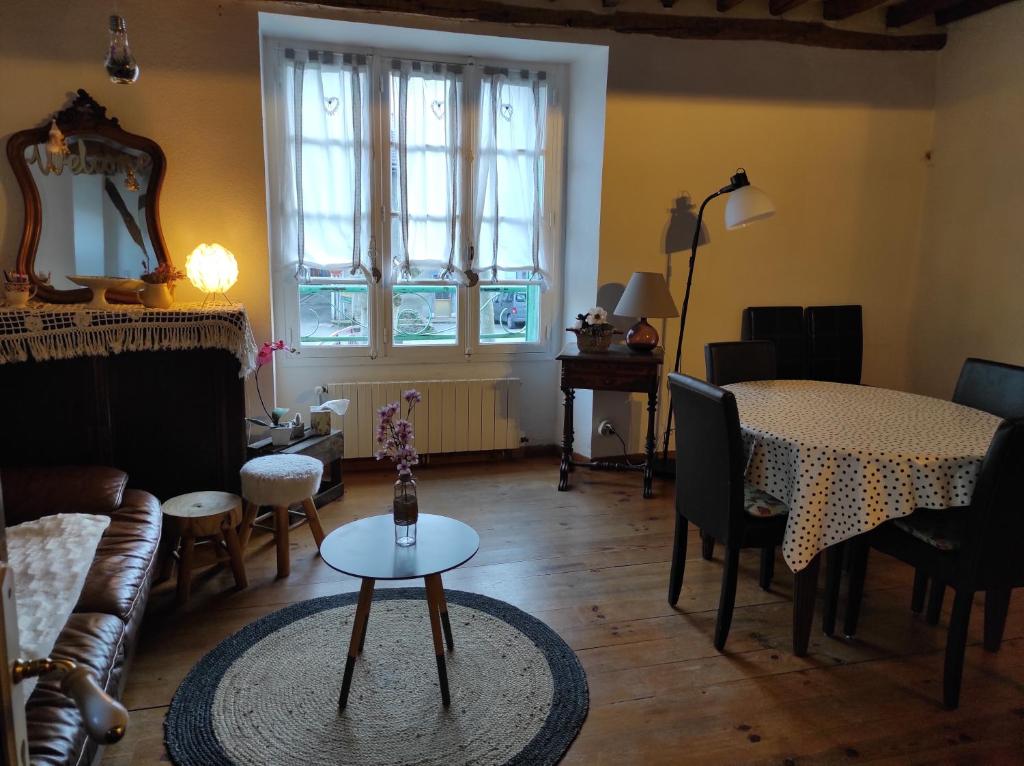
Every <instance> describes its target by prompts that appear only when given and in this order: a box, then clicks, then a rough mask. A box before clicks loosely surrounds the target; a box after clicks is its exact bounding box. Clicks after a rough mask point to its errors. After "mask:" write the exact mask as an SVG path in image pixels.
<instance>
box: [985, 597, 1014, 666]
mask: <svg viewBox="0 0 1024 766" xmlns="http://www.w3.org/2000/svg"><path fill="white" fill-rule="evenodd" d="M1009 610H1010V589H1009V588H1000V589H998V590H990V591H986V592H985V641H984V643H985V651H986V652H998V651H999V646H1000V644H1002V643H1003V628H1005V627H1006V613H1007V612H1008V611H1009Z"/></svg>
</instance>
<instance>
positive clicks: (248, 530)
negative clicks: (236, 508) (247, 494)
mask: <svg viewBox="0 0 1024 766" xmlns="http://www.w3.org/2000/svg"><path fill="white" fill-rule="evenodd" d="M244 505H245V507H244V508H243V509H242V527H241V529H239V530H238V542H239V544H240V545H241V546H242V553H245V549H246V548H247V547H248V545H249V538H250V537H251V536H252V526H253V524H254V523H255V522H256V514H257V513H259V510H260V507H259V506H258V505H256V504H255V503H250V502H249V501H248V500H246V501H244Z"/></svg>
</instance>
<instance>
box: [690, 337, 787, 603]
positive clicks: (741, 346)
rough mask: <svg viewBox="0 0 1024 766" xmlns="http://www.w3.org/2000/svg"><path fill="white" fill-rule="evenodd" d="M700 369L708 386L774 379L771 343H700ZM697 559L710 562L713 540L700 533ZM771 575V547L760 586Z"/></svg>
mask: <svg viewBox="0 0 1024 766" xmlns="http://www.w3.org/2000/svg"><path fill="white" fill-rule="evenodd" d="M704 368H705V373H706V377H707V381H708V383H711V384H712V385H715V386H727V385H729V384H730V383H741V382H743V381H746V380H775V378H776V371H777V366H776V357H775V342H774V341H770V340H731V341H719V342H716V343H706V344H704ZM700 543H701V556H703V558H704V560H705V561H711V559H712V557H713V556H714V554H715V538H714V537H712V536H711V535H710V534H709V533H706V532H703V531H702V532H701V538H700ZM774 574H775V548H768V549H767V550H764V551H762V552H761V587H762V588H764V589H765V590H768V589H769V588H771V586H772V578H773V577H774Z"/></svg>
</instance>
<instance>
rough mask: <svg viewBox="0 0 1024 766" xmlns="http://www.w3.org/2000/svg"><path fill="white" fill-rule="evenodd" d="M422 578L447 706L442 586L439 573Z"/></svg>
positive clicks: (443, 700) (435, 654) (443, 698)
mask: <svg viewBox="0 0 1024 766" xmlns="http://www.w3.org/2000/svg"><path fill="white" fill-rule="evenodd" d="M423 580H424V582H425V583H426V586H427V611H429V612H430V632H431V634H432V636H433V638H434V657H436V658H437V678H438V681H439V682H440V684H441V702H442V703H443V704H444V706H445V707H448V705H450V704H451V701H452V700H451V696H450V695H449V693H448V667H447V665H445V661H444V642H443V640H442V638H441V601H442V600H443V599H444V594H443V592H442V591H443V586H442V585H441V576H440V575H436V574H433V575H427V576H426V577H424V578H423Z"/></svg>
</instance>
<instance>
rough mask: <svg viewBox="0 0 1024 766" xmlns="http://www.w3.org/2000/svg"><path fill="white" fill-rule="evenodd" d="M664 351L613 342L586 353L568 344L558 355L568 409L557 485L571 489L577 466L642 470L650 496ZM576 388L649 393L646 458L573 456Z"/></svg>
mask: <svg viewBox="0 0 1024 766" xmlns="http://www.w3.org/2000/svg"><path fill="white" fill-rule="evenodd" d="M663 357H664V352H663V351H662V350H661V349H660V348H659V349H655V350H654V351H653V352H651V353H647V354H640V353H637V352H635V351H630V350H629V349H628V348H627V347H626V346H623V345H613V346H612V347H611V348H609V349H608V350H607V351H604V352H600V353H584V352H581V351H580V350H579V349H578V348H577V347H576V346H567V347H566V348H565V350H564V351H563V352H562V353H561V354H559V355H558V357H557V358H558V361H560V362H561V363H562V393H563V394H565V413H564V417H565V419H564V422H563V428H562V463H561V466H560V467H559V471H558V489H559V491H560V492H564V491H566V490H567V489H569V473H570V472H571V471H572V469H573V468H575V467H580V468H598V469H606V470H619V471H643V475H644V492H643V494H644V497H651V496H652V495H653V490H652V488H651V485H652V483H653V480H654V418H655V413H656V412H657V408H658V389H659V388H660V385H661V364H662V361H663ZM577 388H587V389H590V390H591V391H624V392H638V393H646V394H647V443H646V450H645V455H646V459H645V460H644V462H643V464H642V465H638V466H633V465H629V464H628V463H618V462H613V461H610V460H590V461H578V460H574V459H573V456H572V455H573V453H572V442H573V427H572V409H573V400H574V399H575V398H576V389H577Z"/></svg>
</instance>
